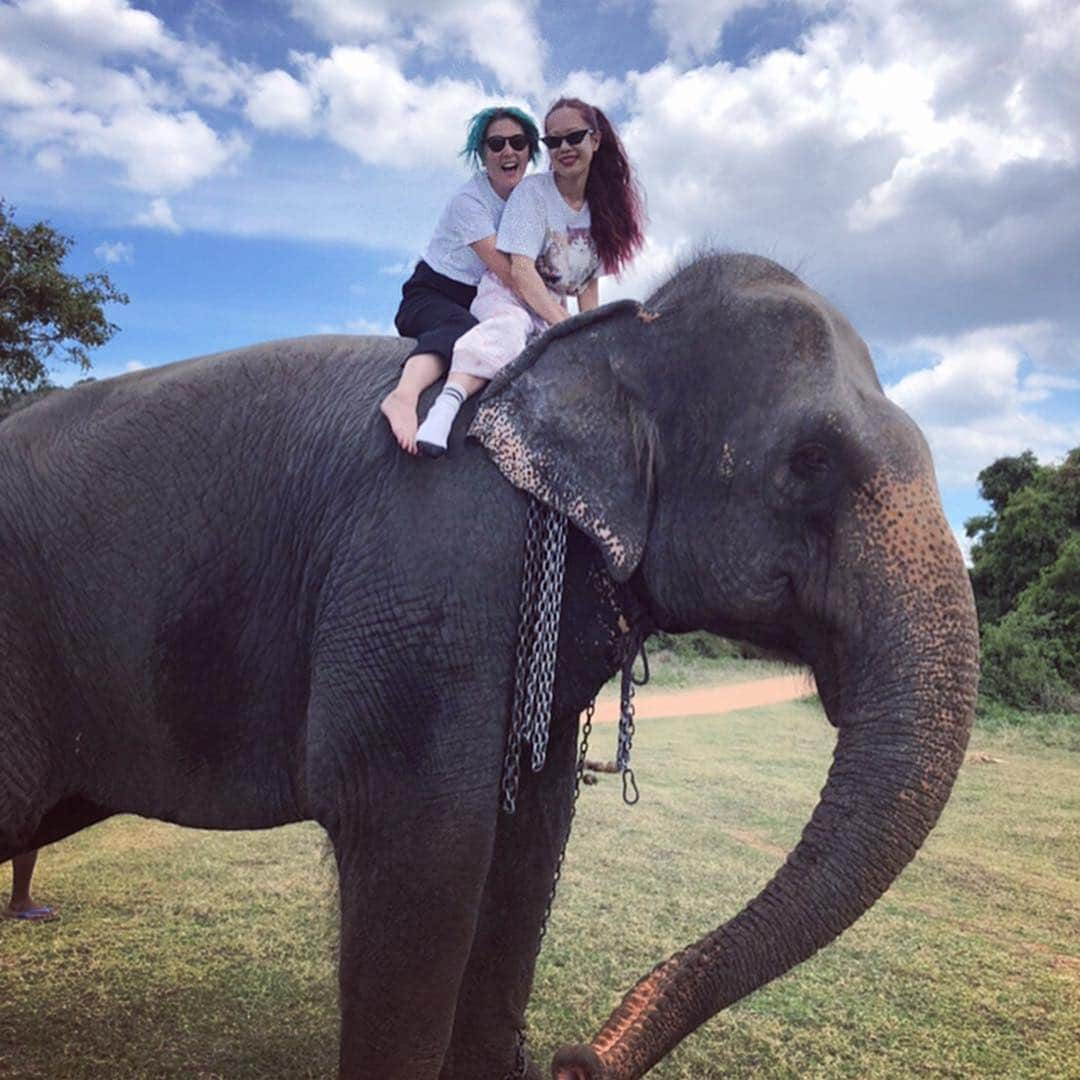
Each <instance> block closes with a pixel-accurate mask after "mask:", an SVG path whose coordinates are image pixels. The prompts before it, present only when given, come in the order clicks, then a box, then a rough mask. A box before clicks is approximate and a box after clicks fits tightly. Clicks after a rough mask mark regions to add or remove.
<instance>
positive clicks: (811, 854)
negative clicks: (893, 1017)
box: [553, 478, 978, 1080]
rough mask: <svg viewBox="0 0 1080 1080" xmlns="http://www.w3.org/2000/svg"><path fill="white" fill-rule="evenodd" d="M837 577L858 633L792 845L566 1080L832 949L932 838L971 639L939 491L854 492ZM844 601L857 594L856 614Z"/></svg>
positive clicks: (838, 645)
mask: <svg viewBox="0 0 1080 1080" xmlns="http://www.w3.org/2000/svg"><path fill="white" fill-rule="evenodd" d="M853 510H854V511H855V515H854V518H855V520H856V521H857V523H858V527H857V529H856V530H855V536H854V539H853V540H852V541H851V542H849V543H848V544H847V545H846V546H845V551H844V554H843V556H842V558H841V561H842V563H843V564H844V565H843V566H841V567H839V569H840V571H841V572H842V574H844V575H847V579H848V580H849V581H850V582H852V583H853V584H850V585H849V586H848V588H853V589H855V590H856V591H857V594H858V600H859V602H858V604H856V610H860V611H861V613H862V618H861V620H860V623H859V626H858V627H856V628H854V629H850V630H845V631H844V632H843V633H842V634H840V635H839V637H838V638H837V639H835V640H834V644H833V654H834V658H833V659H832V660H826V661H823V662H821V663H819V664H816V665H815V668H816V674H817V675H818V681H819V686H820V687H821V689H822V696H823V699H824V700H825V704H826V707H827V709H828V711H829V715H830V718H831V719H832V720H833V722H834V723H836V724H837V726H838V728H839V735H838V739H837V745H836V751H835V756H834V760H833V764H832V768H831V769H830V771H829V777H828V781H827V783H826V785H825V788H824V790H823V791H822V793H821V797H820V801H819V803H818V805H817V807H816V809H815V810H814V813H813V815H812V817H811V819H810V821H809V823H808V824H807V826H806V828H805V829H804V830H803V834H802V838H801V839H800V841H799V843H798V845H797V846H796V847H795V849H794V850H793V851H792V853H791V854H790V855H789V856H788V859H787V862H786V863H785V864H784V865H783V867H781V869H780V871H779V872H778V873H777V874H776V876H775V877H774V878H773V879H772V881H770V882H769V884H768V885H767V886H766V887H765V889H764V890H763V891H762V892H761V894H760V895H759V896H757V897H756V898H755V899H754V900H753V901H751V902H750V904H748V905H747V907H746V908H744V909H743V911H742V912H740V914H739V915H737V916H736V917H735V918H734V919H732V920H731V921H730V922H728V923H726V924H725V925H723V926H721V927H719V928H718V929H717V930H715V931H713V932H712V933H711V934H709V935H707V936H706V937H704V938H703V939H702V940H701V941H699V942H698V943H697V944H695V945H692V946H690V947H689V948H687V949H685V950H683V951H682V952H680V953H678V954H676V955H675V956H673V957H671V958H670V959H669V960H667V961H665V962H664V963H662V964H660V965H659V966H658V967H656V968H655V969H654V970H653V971H652V972H651V973H650V974H649V975H647V976H646V977H645V978H644V979H642V980H641V981H640V982H639V983H638V984H637V986H635V987H634V989H633V990H631V991H630V993H629V994H627V995H626V997H625V998H624V999H623V1001H622V1004H621V1005H620V1006H619V1007H618V1008H617V1009H616V1010H615V1012H614V1013H613V1014H612V1016H611V1017H610V1019H609V1020H608V1021H607V1023H606V1024H605V1025H604V1027H603V1028H602V1029H601V1031H600V1032H599V1034H598V1035H597V1036H596V1038H595V1039H593V1041H592V1044H591V1045H590V1046H579V1047H567V1048H565V1049H563V1050H561V1051H560V1052H559V1053H558V1055H556V1058H555V1063H554V1065H553V1073H554V1075H555V1077H556V1078H558V1080H587V1078H595V1080H599V1078H605V1080H609V1078H611V1080H614V1078H619V1080H624V1078H631V1077H639V1076H641V1075H642V1074H643V1073H645V1072H646V1071H647V1070H648V1069H649V1068H650V1067H651V1066H652V1065H654V1064H655V1063H656V1062H657V1061H659V1060H660V1059H661V1058H662V1057H663V1056H664V1055H665V1054H666V1053H667V1052H668V1051H669V1050H671V1049H672V1048H673V1047H674V1046H675V1045H676V1044H677V1043H678V1042H679V1041H680V1040H681V1039H683V1038H684V1037H685V1036H686V1035H688V1034H689V1033H690V1032H692V1031H693V1030H694V1029H695V1028H697V1027H698V1026H699V1025H700V1024H702V1023H703V1022H704V1021H705V1020H707V1019H709V1018H710V1017H711V1016H713V1015H714V1014H715V1013H717V1012H718V1011H719V1010H721V1009H723V1008H725V1007H726V1006H728V1005H730V1004H731V1003H732V1002H734V1001H737V1000H738V999H739V998H741V997H743V996H744V995H746V994H748V993H750V992H751V991H753V990H755V989H757V988H758V987H760V986H762V985H763V984H765V983H767V982H768V981H769V980H770V979H773V978H775V977H776V976H778V975H780V974H782V973H783V972H785V971H787V970H789V969H790V968H791V967H793V966H794V965H796V964H798V963H800V962H801V961H803V960H805V959H806V958H807V957H809V956H810V955H812V954H813V953H814V952H815V951H816V950H818V949H820V948H821V947H822V946H823V945H826V944H828V943H829V942H830V941H832V940H833V939H834V938H835V937H836V936H837V935H839V934H840V933H841V932H842V931H843V930H845V929H846V928H847V927H848V926H850V925H851V924H852V923H853V922H854V921H855V920H856V919H857V918H858V917H859V916H860V915H862V914H863V912H865V911H866V910H867V909H868V908H869V907H870V906H871V905H872V904H873V903H874V902H875V901H876V900H877V899H878V897H879V896H881V894H882V893H884V892H885V890H886V889H887V888H888V887H889V885H890V884H891V883H892V881H893V880H894V879H895V878H896V876H897V875H898V874H899V873H900V871H901V870H902V869H903V868H904V866H906V865H907V863H908V862H909V861H910V859H911V858H912V856H913V855H914V854H915V852H916V851H917V850H918V848H919V846H920V845H921V844H922V842H923V840H924V839H925V837H926V835H927V833H929V831H930V830H931V828H933V826H934V824H935V822H936V821H937V819H938V816H939V814H940V813H941V810H942V808H943V806H944V805H945V802H946V800H947V799H948V796H949V793H950V791H951V789H952V785H953V781H954V780H955V778H956V774H957V771H958V769H959V767H960V764H961V762H962V760H963V755H964V750H965V747H966V745H967V739H968V734H969V731H970V725H971V719H972V715H973V712H974V701H975V691H976V681H977V651H978V638H977V629H976V624H975V615H974V605H973V603H972V599H971V590H970V586H969V584H968V578H967V573H966V571H965V569H964V566H963V563H962V561H961V559H960V556H959V552H958V551H957V549H956V545H955V543H954V541H953V540H952V537H951V535H950V534H949V532H948V529H947V527H946V525H945V522H944V519H943V517H942V515H941V511H940V509H939V504H938V502H937V499H936V493H935V492H934V490H933V485H932V484H930V483H929V482H927V481H925V480H923V481H921V482H913V483H911V484H908V485H906V486H905V485H903V484H898V483H897V481H896V479H895V478H892V479H891V481H890V486H886V485H883V484H875V483H873V482H872V483H870V484H868V485H866V486H865V487H864V488H863V489H862V490H861V492H860V494H859V496H858V498H857V500H856V505H855V506H854V507H853ZM850 600H851V596H849V598H848V602H850Z"/></svg>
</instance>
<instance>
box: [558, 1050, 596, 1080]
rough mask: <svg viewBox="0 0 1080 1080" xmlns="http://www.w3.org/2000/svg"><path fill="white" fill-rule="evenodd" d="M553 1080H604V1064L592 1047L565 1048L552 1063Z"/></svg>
mask: <svg viewBox="0 0 1080 1080" xmlns="http://www.w3.org/2000/svg"><path fill="white" fill-rule="evenodd" d="M551 1075H552V1080H604V1075H605V1072H604V1064H603V1062H602V1061H601V1060H600V1057H599V1055H598V1054H597V1053H596V1051H595V1050H594V1049H593V1048H592V1047H591V1046H586V1045H585V1044H584V1043H578V1044H577V1045H576V1046H564V1047H563V1048H562V1049H561V1050H559V1051H557V1052H556V1054H555V1057H554V1058H553V1060H552V1062H551Z"/></svg>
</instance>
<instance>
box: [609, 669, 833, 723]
mask: <svg viewBox="0 0 1080 1080" xmlns="http://www.w3.org/2000/svg"><path fill="white" fill-rule="evenodd" d="M814 692H815V688H814V680H813V678H812V676H810V675H809V674H803V673H802V672H800V673H798V674H792V675H778V676H777V677H775V678H772V679H755V680H754V681H753V682H743V683H729V684H727V685H726V686H701V687H698V688H697V689H695V690H667V691H665V690H660V691H657V692H655V693H653V692H651V691H649V690H648V689H647V688H646V689H644V690H639V691H638V693H637V694H636V696H635V697H634V715H635V716H636V717H637V718H638V719H653V718H656V717H660V716H712V715H715V714H716V713H725V712H734V711H735V710H736V709H751V708H753V707H754V706H755V705H775V704H777V703H778V702H781V701H794V700H795V699H797V698H802V697H809V696H810V695H811V694H813V693H814ZM618 718H619V702H618V701H617V700H605V701H598V702H597V703H596V716H595V721H596V722H597V723H601V724H609V723H614V722H615V721H616V720H618Z"/></svg>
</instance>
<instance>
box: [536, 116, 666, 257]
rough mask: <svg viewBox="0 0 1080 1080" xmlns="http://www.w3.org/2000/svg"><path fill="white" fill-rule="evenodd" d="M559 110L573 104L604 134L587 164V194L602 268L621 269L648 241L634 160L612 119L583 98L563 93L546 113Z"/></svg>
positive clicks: (596, 129)
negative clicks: (566, 96)
mask: <svg viewBox="0 0 1080 1080" xmlns="http://www.w3.org/2000/svg"><path fill="white" fill-rule="evenodd" d="M556 109H574V110H576V111H577V112H579V113H581V117H582V119H583V120H584V121H585V123H586V124H587V125H588V126H589V127H591V128H592V129H593V131H595V132H597V134H599V136H600V145H599V146H598V147H597V148H596V153H595V154H594V155H593V159H592V164H591V165H590V167H589V178H588V180H587V181H586V182H585V198H586V199H587V200H588V202H589V216H590V217H591V219H592V238H593V243H594V244H596V252H597V254H598V255H599V256H600V262H601V264H602V265H603V268H604V272H605V273H607V274H618V273H620V272H621V271H622V270H623V269H625V268H626V266H627V264H628V263H629V262H630V261H631V260H632V259H633V257H634V256H635V255H636V254H637V253H638V252H639V251H640V250H641V248H642V246H643V245H644V243H645V232H644V223H645V207H644V201H643V199H642V197H641V190H640V188H639V187H638V183H637V180H636V179H635V178H634V171H633V169H632V168H631V167H630V159H629V158H628V157H627V156H626V151H625V150H624V149H623V144H622V142H621V141H620V140H619V136H618V135H616V134H615V128H613V127H612V126H611V121H610V120H609V119H608V118H607V117H606V116H605V115H604V114H603V113H602V112H601V111H600V110H599V109H597V108H595V107H594V106H592V105H588V104H586V103H585V102H584V101H582V100H581V99H580V98H559V100H558V101H556V102H555V104H554V105H552V106H551V108H550V109H548V111H547V115H546V116H545V117H544V124H545V126H546V124H547V120H548V117H550V116H551V114H552V113H553V112H554V111H555V110H556Z"/></svg>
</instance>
